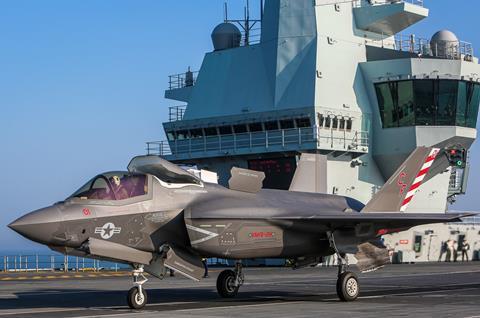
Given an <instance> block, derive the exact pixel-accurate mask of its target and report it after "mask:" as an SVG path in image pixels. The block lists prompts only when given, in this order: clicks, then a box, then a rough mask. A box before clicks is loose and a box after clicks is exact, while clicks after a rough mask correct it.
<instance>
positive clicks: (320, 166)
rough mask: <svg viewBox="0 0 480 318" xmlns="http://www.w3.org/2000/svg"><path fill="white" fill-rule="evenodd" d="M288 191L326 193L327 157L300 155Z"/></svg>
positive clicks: (309, 154) (308, 154)
mask: <svg viewBox="0 0 480 318" xmlns="http://www.w3.org/2000/svg"><path fill="white" fill-rule="evenodd" d="M289 191H298V192H313V193H327V157H326V156H323V155H318V154H311V153H302V155H301V157H300V160H299V161H298V164H297V170H295V175H294V176H293V180H292V183H291V184H290V189H289Z"/></svg>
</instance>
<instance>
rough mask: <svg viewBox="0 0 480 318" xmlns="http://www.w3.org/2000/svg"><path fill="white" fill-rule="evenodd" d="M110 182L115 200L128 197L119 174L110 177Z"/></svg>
mask: <svg viewBox="0 0 480 318" xmlns="http://www.w3.org/2000/svg"><path fill="white" fill-rule="evenodd" d="M110 183H111V184H112V188H113V192H114V194H115V198H116V199H117V200H124V199H128V192H127V190H126V189H125V187H124V186H123V185H122V181H121V180H120V177H119V176H116V175H115V176H112V177H110Z"/></svg>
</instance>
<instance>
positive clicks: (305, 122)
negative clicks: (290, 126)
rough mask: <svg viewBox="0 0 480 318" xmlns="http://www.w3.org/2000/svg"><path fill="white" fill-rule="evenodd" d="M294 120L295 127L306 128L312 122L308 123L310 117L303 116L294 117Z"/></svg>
mask: <svg viewBox="0 0 480 318" xmlns="http://www.w3.org/2000/svg"><path fill="white" fill-rule="evenodd" d="M295 122H296V124H297V128H306V127H311V126H312V124H311V123H310V118H308V117H305V118H297V119H295Z"/></svg>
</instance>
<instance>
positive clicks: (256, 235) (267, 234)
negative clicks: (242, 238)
mask: <svg viewBox="0 0 480 318" xmlns="http://www.w3.org/2000/svg"><path fill="white" fill-rule="evenodd" d="M273 235H274V234H273V232H251V233H249V234H248V236H250V237H253V238H269V237H273Z"/></svg>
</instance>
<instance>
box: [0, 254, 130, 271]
mask: <svg viewBox="0 0 480 318" xmlns="http://www.w3.org/2000/svg"><path fill="white" fill-rule="evenodd" d="M2 257H3V262H2V263H3V264H1V265H0V271H2V272H9V273H12V272H41V271H52V272H54V271H62V272H69V271H74V272H86V271H94V272H97V271H103V270H108V271H118V270H120V269H122V268H123V269H125V268H127V267H126V266H125V265H121V264H118V263H114V262H109V261H100V260H95V259H89V258H84V257H79V256H72V255H59V254H49V255H47V254H28V253H27V254H10V255H2ZM2 265H3V266H2Z"/></svg>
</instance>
